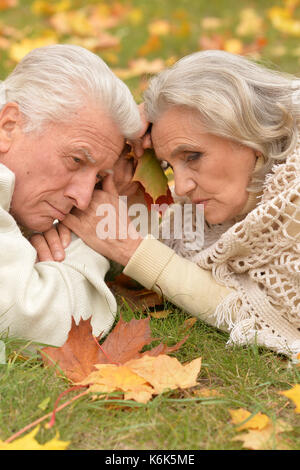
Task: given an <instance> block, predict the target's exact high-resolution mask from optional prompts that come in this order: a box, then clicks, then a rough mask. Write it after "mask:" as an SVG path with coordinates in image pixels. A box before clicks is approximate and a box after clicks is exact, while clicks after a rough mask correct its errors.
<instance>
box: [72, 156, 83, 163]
mask: <svg viewBox="0 0 300 470" xmlns="http://www.w3.org/2000/svg"><path fill="white" fill-rule="evenodd" d="M72 158H73V161H74V162H75V163H81V158H78V157H72Z"/></svg>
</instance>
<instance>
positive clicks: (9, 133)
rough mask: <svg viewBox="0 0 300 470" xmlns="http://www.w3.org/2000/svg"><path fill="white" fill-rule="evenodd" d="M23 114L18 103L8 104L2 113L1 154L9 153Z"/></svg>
mask: <svg viewBox="0 0 300 470" xmlns="http://www.w3.org/2000/svg"><path fill="white" fill-rule="evenodd" d="M20 121H21V113H20V109H19V106H18V104H17V103H6V105H4V106H3V108H2V109H1V111H0V153H6V152H8V151H9V149H10V146H11V144H12V141H13V138H14V134H15V132H16V131H17V130H18V127H19V126H20Z"/></svg>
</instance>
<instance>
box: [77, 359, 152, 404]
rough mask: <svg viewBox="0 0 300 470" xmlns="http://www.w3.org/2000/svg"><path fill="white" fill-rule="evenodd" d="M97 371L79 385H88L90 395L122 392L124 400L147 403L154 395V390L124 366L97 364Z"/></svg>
mask: <svg viewBox="0 0 300 470" xmlns="http://www.w3.org/2000/svg"><path fill="white" fill-rule="evenodd" d="M96 368H97V371H96V372H92V373H91V374H90V375H89V376H88V377H86V378H85V379H84V380H83V381H82V382H80V385H89V391H90V392H91V393H112V392H118V391H120V392H123V393H124V398H125V400H131V399H132V400H135V401H138V402H140V403H147V402H148V401H149V400H150V399H151V398H152V396H153V394H154V389H153V388H152V387H151V386H150V385H149V384H148V383H147V381H146V380H145V379H144V378H142V377H141V376H139V375H138V374H136V373H134V372H133V371H132V370H131V369H130V368H128V367H127V366H126V365H124V366H117V365H114V364H97V365H96Z"/></svg>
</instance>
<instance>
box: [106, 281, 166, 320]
mask: <svg viewBox="0 0 300 470" xmlns="http://www.w3.org/2000/svg"><path fill="white" fill-rule="evenodd" d="M107 285H108V287H109V288H110V289H111V291H112V292H113V293H114V294H115V295H116V296H120V297H121V298H123V300H125V301H126V302H127V303H128V305H129V307H130V308H131V309H132V310H133V311H135V310H142V311H145V310H146V309H148V308H149V307H155V306H156V305H162V304H163V299H162V298H161V297H160V296H159V295H158V294H157V293H156V292H154V291H150V290H147V289H144V288H142V287H141V286H138V287H137V285H136V283H135V282H133V280H132V279H130V278H128V277H127V276H125V275H124V274H123V273H121V274H120V275H118V276H116V277H115V279H114V280H113V281H107Z"/></svg>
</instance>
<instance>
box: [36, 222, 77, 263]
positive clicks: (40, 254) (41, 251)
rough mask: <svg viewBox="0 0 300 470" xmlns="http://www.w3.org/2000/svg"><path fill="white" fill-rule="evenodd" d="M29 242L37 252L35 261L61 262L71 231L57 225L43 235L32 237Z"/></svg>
mask: <svg viewBox="0 0 300 470" xmlns="http://www.w3.org/2000/svg"><path fill="white" fill-rule="evenodd" d="M29 241H30V243H31V244H32V246H34V248H35V249H36V251H37V261H63V260H64V259H65V248H67V246H68V245H69V244H70V242H71V231H70V230H69V229H68V228H67V227H66V226H65V225H62V224H61V223H59V224H57V225H55V226H54V227H53V228H51V229H50V230H48V231H47V232H45V233H43V234H39V233H36V234H34V235H32V236H31V237H30V240H29Z"/></svg>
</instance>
